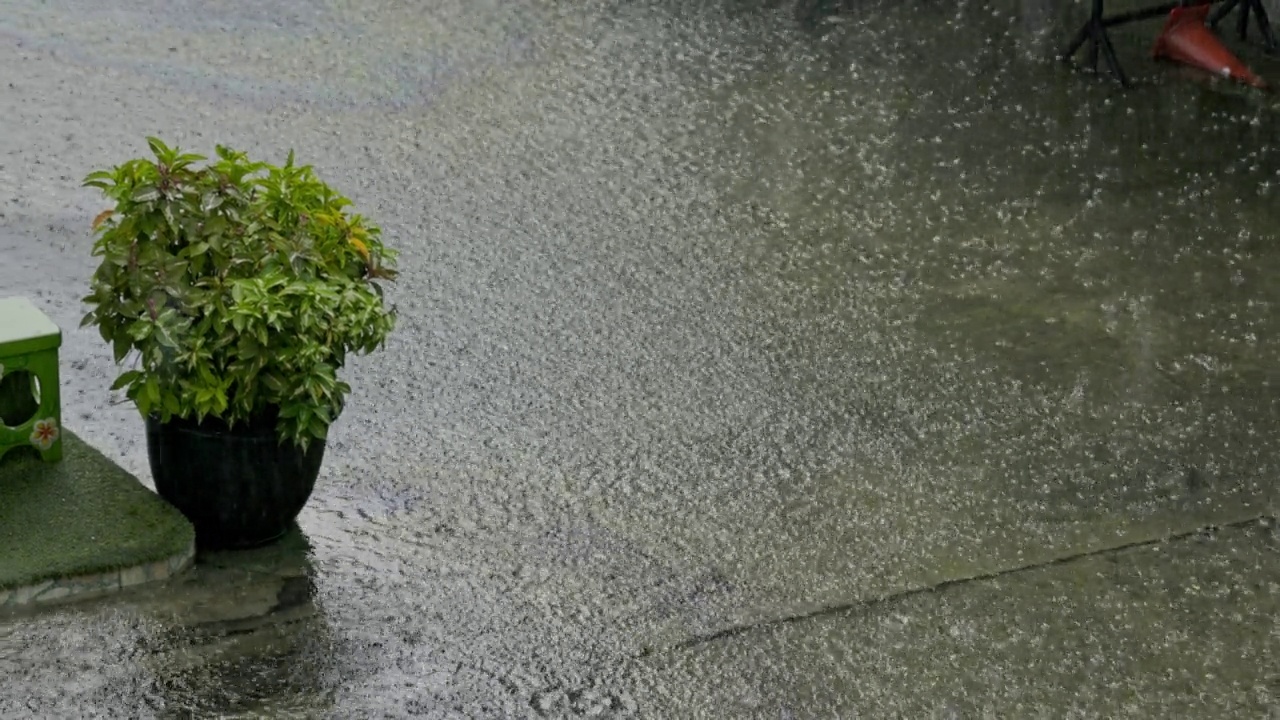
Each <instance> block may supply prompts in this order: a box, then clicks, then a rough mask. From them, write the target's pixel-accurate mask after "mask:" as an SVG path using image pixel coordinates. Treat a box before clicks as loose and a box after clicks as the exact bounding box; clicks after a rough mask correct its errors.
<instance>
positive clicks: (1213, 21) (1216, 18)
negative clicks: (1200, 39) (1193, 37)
mask: <svg viewBox="0 0 1280 720" xmlns="http://www.w3.org/2000/svg"><path fill="white" fill-rule="evenodd" d="M1239 4H1240V0H1227V1H1226V2H1224V3H1222V4H1221V5H1219V6H1218V9H1217V10H1214V11H1213V13H1212V14H1211V15H1209V27H1211V28H1214V29H1217V27H1218V23H1220V22H1222V18H1224V17H1226V16H1227V15H1229V14H1230V13H1231V10H1232V9H1233V8H1235V6H1236V5H1239Z"/></svg>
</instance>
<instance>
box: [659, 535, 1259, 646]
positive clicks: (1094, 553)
mask: <svg viewBox="0 0 1280 720" xmlns="http://www.w3.org/2000/svg"><path fill="white" fill-rule="evenodd" d="M1264 521H1271V522H1273V523H1274V522H1276V517H1275V516H1274V515H1271V514H1268V513H1261V514H1258V515H1255V516H1253V517H1250V518H1245V519H1243V520H1233V521H1231V522H1225V523H1212V524H1209V525H1202V526H1200V527H1197V528H1194V529H1192V530H1185V531H1183V532H1178V533H1173V534H1170V535H1166V536H1163V537H1158V538H1152V539H1148V540H1135V541H1132V542H1127V543H1122V544H1120V545H1115V546H1111V547H1104V548H1098V549H1095V550H1086V551H1082V552H1077V553H1071V554H1070V555H1064V556H1062V557H1058V558H1053V559H1051V560H1045V561H1042V562H1036V563H1030V564H1027V565H1019V566H1017V567H1012V568H1009V569H1006V570H996V571H992V572H987V573H978V574H976V575H969V576H965V577H959V578H953V579H950V580H943V581H941V582H937V583H934V584H932V585H924V586H921V587H915V588H908V589H906V590H901V591H899V592H894V593H889V594H888V595H881V596H879V597H873V598H868V599H866V600H858V601H855V602H849V603H841V604H839V605H829V606H827V607H824V608H819V609H817V610H814V611H812V612H807V613H800V614H798V615H789V616H786V617H781V618H776V619H773V620H762V621H760V622H756V623H750V624H747V625H735V626H733V627H728V628H725V629H723V630H717V631H715V632H711V633H707V634H705V635H697V636H694V637H692V638H689V639H688V640H684V641H681V642H678V643H675V644H673V645H668V646H667V647H665V648H661V649H652V648H646V649H644V650H642V651H641V652H640V653H638V654H637V655H635V656H634V657H635V658H637V659H638V658H644V657H649V656H651V655H655V654H657V653H660V652H674V651H678V650H688V649H690V648H693V647H697V646H699V645H705V644H708V643H712V642H716V641H719V640H724V639H727V638H731V637H736V636H738V635H743V634H746V633H748V632H752V631H754V630H762V629H765V628H769V627H773V626H778V625H790V624H793V623H798V622H803V621H805V620H815V619H818V618H822V617H831V616H835V615H840V614H844V613H849V612H853V611H856V610H869V609H871V608H874V607H877V606H880V605H885V604H888V603H891V602H895V601H898V600H905V599H906V598H909V597H915V596H917V595H926V594H930V593H937V592H942V591H944V590H948V589H950V588H952V587H956V586H960V585H967V584H969V583H974V582H980V581H984V580H995V579H998V578H1002V577H1008V576H1011V575H1017V574H1020V573H1024V572H1028V571H1031V570H1038V569H1041V568H1047V567H1053V566H1056V565H1066V564H1067V563H1071V562H1075V561H1077V560H1083V559H1085V558H1090V557H1098V556H1104V555H1114V554H1117V553H1120V552H1124V551H1126V550H1134V549H1137V548H1142V547H1150V546H1155V545H1162V544H1164V543H1168V542H1172V541H1174V540H1182V539H1185V538H1189V537H1194V536H1196V535H1199V534H1201V533H1204V532H1207V531H1210V530H1215V529H1221V528H1244V527H1247V526H1249V525H1251V524H1254V523H1261V522H1264Z"/></svg>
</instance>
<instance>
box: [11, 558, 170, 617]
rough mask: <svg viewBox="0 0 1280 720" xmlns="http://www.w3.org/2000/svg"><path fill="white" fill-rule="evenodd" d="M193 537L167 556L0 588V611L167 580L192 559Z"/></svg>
mask: <svg viewBox="0 0 1280 720" xmlns="http://www.w3.org/2000/svg"><path fill="white" fill-rule="evenodd" d="M195 557H196V546H195V541H194V540H192V542H191V544H190V545H189V546H188V547H187V549H186V550H184V551H183V552H181V553H179V554H177V555H174V556H172V557H169V558H167V559H162V560H157V561H155V562H150V563H145V564H143V565H135V566H133V567H127V568H123V569H120V570H109V571H106V572H101V573H90V574H88V575H76V576H73V577H67V578H60V579H57V580H44V581H41V582H38V583H35V584H33V585H24V586H22V587H16V588H9V589H7V590H5V589H0V612H2V611H5V610H14V609H18V608H27V607H33V606H45V605H52V604H56V603H63V602H71V601H74V600H84V599H88V598H95V597H100V596H102V595H107V594H110V593H113V592H118V591H120V590H124V589H125V588H131V587H136V586H138V585H145V584H147V583H153V582H159V581H161V580H168V579H169V578H172V577H174V576H176V575H179V574H181V573H183V572H185V571H186V570H187V569H188V568H190V567H191V566H192V564H193V563H194V562H195Z"/></svg>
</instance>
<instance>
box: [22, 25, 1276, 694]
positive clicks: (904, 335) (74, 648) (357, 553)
mask: <svg viewBox="0 0 1280 720" xmlns="http://www.w3.org/2000/svg"><path fill="white" fill-rule="evenodd" d="M767 5H768V3H763V2H761V3H751V2H730V1H728V0H723V1H722V2H710V3H698V4H689V3H674V2H656V1H655V2H642V3H620V2H605V1H603V0H602V1H600V2H594V3H579V4H574V5H573V6H568V5H566V4H563V3H557V2H551V1H550V0H547V1H546V2H528V3H519V4H517V3H507V4H500V3H454V2H442V3H435V4H433V6H432V8H431V9H430V10H423V9H421V8H419V7H416V6H415V7H410V6H408V5H402V4H400V3H396V2H391V1H385V2H364V3H358V4H356V3H346V2H338V1H336V0H334V1H331V2H325V3H319V4H315V3H302V2H284V3H276V4H273V5H272V6H271V9H270V10H269V11H268V10H266V9H263V8H261V7H259V5H257V4H253V3H247V2H236V1H228V2H221V3H216V4H208V3H201V4H196V3H184V2H176V3H175V2H169V1H166V2H158V1H153V2H141V3H136V4H134V5H132V6H130V7H129V8H128V9H121V8H118V7H108V6H104V5H102V4H101V3H96V2H89V1H88V0H79V1H75V0H58V1H57V2H35V1H34V0H31V1H28V0H15V2H12V3H10V4H9V6H7V7H6V10H5V13H4V14H3V15H0V39H2V40H3V42H0V127H2V128H3V130H4V131H3V133H0V190H3V193H2V194H0V252H3V255H2V256H0V257H2V258H3V262H0V288H3V289H4V291H5V293H9V292H11V291H15V292H21V293H25V294H29V295H32V296H33V297H34V298H35V299H36V300H37V301H38V302H39V303H40V304H41V305H42V306H43V307H44V308H46V310H47V311H48V312H49V313H50V314H51V316H53V317H54V318H55V319H56V320H58V321H59V322H60V323H61V324H62V325H63V327H64V328H66V329H67V332H66V340H65V343H64V368H65V370H64V375H65V382H66V384H67V387H66V389H65V390H64V394H63V396H64V398H65V400H64V402H65V408H64V417H65V418H66V422H67V423H69V424H70V425H71V426H72V427H73V428H74V429H75V430H76V431H77V432H78V433H80V434H81V435H82V436H83V437H84V438H86V439H87V440H89V441H90V442H92V443H93V444H95V446H97V447H99V448H101V449H103V450H104V451H105V452H107V453H108V454H109V455H110V456H112V457H113V458H115V459H116V460H118V461H119V462H120V463H121V464H122V465H123V466H125V467H126V468H127V469H129V470H131V471H133V472H134V473H135V474H137V475H138V476H139V477H141V478H144V480H145V478H146V475H147V473H146V460H145V455H144V450H143V443H142V428H141V423H140V422H139V421H138V420H137V418H136V414H135V412H134V411H133V410H132V408H129V407H127V406H124V405H120V404H112V402H111V398H110V397H109V395H108V393H107V391H106V388H107V386H108V385H109V382H110V378H111V377H112V376H113V368H112V367H111V365H110V356H109V352H108V351H107V349H106V348H105V347H103V346H102V345H101V343H100V342H99V340H98V338H97V337H96V335H95V334H94V333H92V332H91V331H77V330H73V329H72V328H74V327H75V326H76V324H77V322H78V320H79V317H80V314H81V309H80V307H79V306H78V298H79V297H80V296H81V295H82V294H83V288H84V287H85V285H86V283H87V278H88V275H89V273H90V272H91V268H92V263H91V258H90V257H89V256H88V248H89V245H90V237H89V234H88V231H87V224H88V220H89V218H91V217H92V216H93V215H94V214H96V212H97V211H98V210H100V209H101V207H100V205H101V201H100V200H98V199H97V198H96V197H94V195H93V194H92V193H90V192H88V191H87V190H82V189H80V188H78V181H79V179H80V178H81V177H82V176H83V175H84V174H86V173H87V172H89V171H91V170H93V169H97V168H99V167H102V166H104V165H108V164H112V163H116V162H120V161H122V160H124V159H127V158H128V157H132V156H134V155H137V154H140V153H142V152H143V151H144V150H145V144H144V143H143V141H142V138H143V136H145V135H147V134H153V133H154V134H159V135H161V136H162V137H164V138H165V139H166V140H169V141H174V142H177V143H179V144H181V145H182V146H183V147H184V148H187V149H191V150H200V151H206V152H207V151H209V150H210V149H211V147H212V145H213V143H215V142H221V143H227V144H230V145H233V146H236V147H239V148H243V149H246V150H249V151H251V152H253V153H255V154H260V155H265V156H268V157H271V158H273V159H275V158H282V157H283V155H284V153H285V152H286V151H287V149H289V148H295V149H296V150H297V153H298V156H299V157H300V158H301V159H303V160H304V161H309V162H313V163H314V164H315V165H316V166H317V168H318V170H319V171H320V172H321V174H322V176H323V177H325V178H326V179H328V180H330V181H331V182H332V183H334V184H335V185H337V186H338V187H339V188H341V189H343V190H345V191H346V192H348V194H350V195H351V196H352V197H353V198H354V199H355V200H356V202H357V205H358V207H359V209H360V210H361V211H362V212H364V213H365V214H366V215H368V216H370V217H372V218H374V219H376V220H377V221H379V222H381V223H382V224H383V226H384V229H385V231H386V237H387V240H388V241H389V242H392V243H394V244H396V245H397V246H399V247H400V248H402V260H401V265H402V277H401V281H400V282H399V283H398V287H397V288H396V289H395V291H394V293H393V297H394V301H395V302H396V303H397V304H398V306H399V307H400V309H401V313H402V323H401V326H400V329H399V332H398V333H397V335H396V336H395V337H394V339H393V340H392V341H391V342H390V344H389V347H388V348H387V350H386V351H385V352H382V353H380V354H378V355H375V356H371V357H369V358H366V359H361V360H359V361H357V362H355V363H353V364H352V366H351V367H350V368H349V372H348V373H347V379H348V381H349V382H351V384H352V386H353V387H354V389H355V392H354V395H353V398H352V402H351V404H350V407H349V410H348V412H347V414H346V415H345V416H344V417H343V419H342V420H341V422H340V423H339V424H338V426H336V427H335V428H334V432H333V437H332V442H331V444H330V449H329V453H328V457H327V462H326V467H325V470H324V473H323V475H322V477H321V481H320V483H319V487H318V488H317V491H316V495H315V496H314V499H313V501H312V503H311V505H310V506H309V508H308V509H307V510H306V511H305V512H304V513H303V516H302V518H301V527H302V536H300V537H298V538H295V539H294V542H295V544H294V545H290V546H286V547H282V548H276V549H273V550H269V551H264V552H262V553H255V554H249V555H243V556H229V557H222V556H220V557H217V558H209V559H207V562H206V563H205V564H204V565H202V566H201V567H200V568H199V569H198V571H196V572H195V573H194V574H193V575H192V576H190V577H189V578H186V579H185V580H184V581H182V582H180V583H176V584H174V585H173V586H171V587H168V588H165V589H161V590H152V591H148V592H146V593H133V594H130V595H127V596H122V597H121V598H120V599H117V600H114V601H111V602H104V603H97V604H92V605H88V606H85V607H80V608H76V609H74V610H72V611H67V612H62V613H55V614H47V615H41V616H38V617H28V618H18V619H13V620H9V621H5V622H4V624H2V625H0V671H3V674H4V677H5V678H6V682H5V685H4V686H3V689H2V690H0V711H2V712H0V714H8V715H14V716H19V715H21V716H28V715H29V714H30V713H35V715H36V716H41V715H43V716H50V717H60V716H85V715H86V714H93V713H94V712H95V711H96V712H98V713H100V714H103V715H108V714H110V713H111V712H112V711H117V710H119V711H120V714H122V715H130V716H136V715H139V714H142V715H148V714H155V715H159V716H166V715H168V716H175V717H180V716H182V712H183V710H184V709H186V710H189V711H192V712H195V713H196V714H211V713H215V712H218V713H227V714H235V713H249V714H252V713H254V712H258V713H266V714H268V715H271V716H274V717H283V716H289V715H290V714H291V713H292V714H294V715H297V716H304V717H305V716H316V715H325V714H331V715H334V716H348V717H350V716H356V717H372V716H381V715H388V716H406V715H415V714H416V715H421V716H426V717H494V716H498V717H501V716H517V717H520V716H537V715H543V716H551V717H558V716H564V715H575V714H577V715H584V714H586V715H589V714H592V713H593V712H596V711H600V712H605V711H610V712H613V713H616V714H620V715H626V714H630V715H637V716H641V717H686V716H705V717H779V716H781V717H789V716H790V717H809V716H830V715H831V714H832V712H841V713H844V714H849V713H852V712H854V711H857V712H862V713H865V714H867V715H868V716H884V715H893V714H901V715H904V716H921V715H920V713H935V714H938V715H939V716H941V717H947V716H948V715H947V713H951V714H952V716H957V717H968V716H970V713H980V712H982V711H983V710H989V711H992V712H995V713H996V714H997V715H1000V716H1004V715H1010V714H1012V715H1031V716H1034V714H1036V713H1048V714H1051V715H1056V714H1058V711H1059V710H1060V709H1062V708H1071V711H1072V712H1078V714H1080V715H1081V716H1094V715H1098V714H1105V713H1107V712H1118V713H1123V714H1139V715H1147V716H1152V717H1164V716H1170V713H1175V714H1176V713H1178V712H1185V713H1187V714H1188V715H1189V716H1204V717H1215V716H1230V715H1232V714H1243V715H1245V716H1258V715H1262V714H1264V713H1265V712H1268V711H1272V712H1274V708H1275V707H1276V703H1277V695H1278V694H1280V689H1278V688H1277V686H1276V678H1277V676H1278V674H1280V673H1278V671H1277V663H1276V660H1275V648H1276V642H1275V640H1276V636H1275V628H1274V622H1272V621H1269V618H1271V617H1273V616H1274V602H1275V601H1274V598H1275V585H1274V578H1275V569H1276V567H1277V562H1276V554H1275V544H1274V543H1275V540H1274V531H1273V530H1271V529H1269V528H1268V527H1263V526H1262V525H1260V524H1259V522H1258V521H1257V520H1256V519H1257V518H1261V517H1264V516H1268V515H1274V513H1275V507H1276V496H1275V490H1274V474H1275V472H1276V466H1277V460H1278V458H1277V457H1276V452H1275V450H1274V448H1273V445H1274V444H1273V443H1270V442H1269V438H1270V437H1271V436H1272V435H1273V434H1274V429H1275V426H1276V423H1275V410H1274V407H1275V400H1276V397H1275V396H1276V393H1277V378H1276V371H1275V369H1274V368H1275V364H1274V358H1275V343H1276V340H1275V338H1276V337H1278V335H1277V333H1276V332H1275V329H1276V328H1275V326H1276V323H1277V321H1276V319H1275V317H1274V313H1273V312H1272V308H1273V305H1274V303H1275V302H1276V301H1277V298H1276V297H1275V296H1276V295H1277V290H1276V289H1275V288H1276V286H1275V285H1274V284H1273V283H1270V282H1269V281H1268V278H1270V277H1271V276H1272V275H1274V270H1275V269H1277V266H1278V265H1280V253H1278V252H1277V250H1276V246H1275V243H1274V240H1275V228H1276V227H1277V223H1276V220H1277V218H1276V217H1275V214H1276V210H1275V204H1274V199H1275V198H1274V195H1275V193H1276V192H1277V185H1278V184H1280V151H1278V148H1280V145H1278V144H1277V140H1278V139H1280V137H1278V135H1280V129H1278V127H1280V126H1277V124H1276V122H1275V119H1276V118H1275V115H1276V106H1275V104H1274V100H1273V98H1271V97H1269V96H1262V95H1257V94H1254V93H1252V92H1247V91H1242V90H1237V89H1234V88H1231V87H1229V86H1225V85H1222V84H1220V83H1212V82H1204V81H1201V80H1197V79H1195V78H1193V77H1191V76H1190V75H1189V74H1188V73H1185V72H1182V71H1179V70H1176V69H1170V68H1160V67H1159V66H1155V65H1152V64H1150V63H1148V62H1146V61H1145V60H1144V53H1145V50H1146V48H1147V43H1148V42H1149V40H1150V37H1151V36H1154V33H1155V31H1156V26H1153V25H1150V24H1147V25H1142V26H1134V27H1131V28H1126V29H1125V30H1123V31H1121V32H1119V33H1117V36H1116V39H1117V42H1118V43H1119V44H1120V48H1121V54H1122V56H1123V57H1124V59H1125V61H1126V64H1127V67H1128V69H1129V70H1130V71H1131V72H1133V73H1134V74H1135V75H1138V76H1139V79H1140V80H1142V81H1143V83H1142V84H1141V85H1140V86H1139V87H1138V88H1137V89H1135V90H1133V91H1130V92H1121V91H1120V90H1119V89H1117V88H1115V87H1113V86H1112V85H1110V84H1107V83H1105V82H1101V81H1095V80H1092V79H1090V78H1087V77H1082V76H1080V75H1079V74H1077V73H1073V72H1072V71H1070V70H1068V69H1066V68H1064V67H1062V66H1061V65H1059V64H1057V63H1053V62H1046V61H1043V60H1042V59H1040V58H1042V56H1043V55H1044V51H1045V49H1046V42H1045V41H1046V38H1053V37H1056V36H1057V35H1063V34H1069V30H1071V29H1074V28H1066V27H1065V26H1063V27H1061V28H1060V27H1059V25H1057V24H1055V23H1058V22H1059V21H1060V20H1059V19H1060V18H1069V19H1070V22H1071V23H1075V22H1079V17H1077V15H1078V13H1077V12H1073V10H1072V8H1070V7H1064V8H1061V9H1059V10H1053V9H1052V8H1051V7H1050V4H1045V3H1033V4H1027V3H1014V2H1012V1H1008V0H1002V1H993V2H990V3H978V2H969V3H958V4H956V3H944V4H929V3H899V4H889V3H872V2H868V3H863V4H861V5H860V6H859V7H857V8H848V9H846V10H845V11H842V12H839V13H836V14H834V15H828V16H820V17H817V18H815V19H814V22H810V23H801V22H798V21H797V20H796V18H795V14H794V12H793V11H792V9H791V8H790V7H768V6H767ZM1046 8H1049V10H1048V11H1047V12H1046V10H1045V9H1046ZM1033 10H1034V11H1035V12H1032V11H1033ZM1037 13H1038V14H1037ZM1035 18H1039V19H1035ZM1046 22H1048V23H1049V25H1048V28H1049V29H1048V30H1047V31H1046V30H1045V25H1044V23H1046ZM1064 22H1065V21H1064ZM1055 33H1056V34H1057V35H1055ZM1049 44H1050V45H1051V44H1052V43H1049ZM1241 53H1242V55H1245V56H1246V58H1247V59H1248V60H1249V62H1250V63H1251V64H1253V65H1254V66H1255V68H1256V69H1258V70H1259V71H1261V72H1262V73H1263V74H1264V75H1265V74H1267V71H1268V69H1271V70H1272V71H1273V72H1274V73H1275V74H1274V77H1277V78H1280V72H1276V71H1277V70H1280V66H1277V65H1276V64H1274V63H1268V62H1267V61H1266V60H1264V59H1262V58H1260V57H1259V56H1258V55H1257V53H1256V52H1254V53H1253V54H1249V53H1248V52H1247V51H1246V50H1243V49H1242V50H1241ZM1232 523H1240V525H1239V527H1238V528H1235V529H1232V530H1230V531H1228V532H1224V533H1223V536H1222V537H1220V538H1218V539H1216V540H1213V541H1201V540H1194V539H1187V540H1183V541H1180V542H1179V543H1176V544H1173V545H1168V546H1156V547H1150V546H1142V547H1141V548H1139V549H1133V550H1125V551H1119V552H1116V553H1109V552H1107V551H1109V550H1110V549H1113V548H1120V547H1122V546H1127V545H1132V544H1141V543H1146V542H1148V541H1151V540H1153V539H1157V538H1162V537H1167V536H1170V535H1178V534H1182V533H1188V532H1193V531H1195V530H1196V529H1197V528H1200V527H1203V526H1206V525H1229V524H1232ZM1090 553H1102V554H1101V555H1097V556H1093V555H1089V554H1090ZM1080 554H1085V555H1088V557H1086V558H1084V559H1081V560H1079V561H1078V562H1075V563H1073V564H1066V565H1061V564H1060V565H1055V566H1052V567H1050V568H1044V569H1035V570H1029V571H1027V572H1025V573H1019V574H1014V575H1001V576H999V577H997V578H995V579H994V580H984V581H977V582H974V583H967V584H963V585H960V586H955V587H954V589H943V590H940V591H938V592H930V593H926V594H914V595H913V594H911V593H913V592H916V591H919V590H921V589H926V588H931V587H935V586H937V585H938V584H939V583H945V582H948V581H955V580H958V579H965V578H974V577H979V576H985V575H990V574H998V573H1000V572H1002V571H1007V570H1009V569H1012V568H1024V567H1032V566H1037V565H1041V564H1044V563H1049V562H1053V561H1055V560H1059V559H1061V558H1065V557H1070V556H1076V555H1080ZM1180 573H1185V576H1181V575H1180ZM1148 577H1158V578H1159V579H1158V580H1151V581H1148V579H1147V578H1148ZM1197 579H1202V580H1203V581H1202V582H1201V581H1197ZM1192 586H1195V587H1192ZM1187 588H1192V589H1191V590H1188V589H1187ZM884 598H898V599H891V600H884ZM863 603H871V605H865V606H864V605H863ZM815 613H816V614H815ZM726 631H731V634H730V635H728V636H724V637H721V636H720V635H719V634H720V633H724V632H726ZM917 679H919V681H917ZM1073 703H1074V704H1073ZM1197 703H1199V704H1197ZM957 713H958V714H957Z"/></svg>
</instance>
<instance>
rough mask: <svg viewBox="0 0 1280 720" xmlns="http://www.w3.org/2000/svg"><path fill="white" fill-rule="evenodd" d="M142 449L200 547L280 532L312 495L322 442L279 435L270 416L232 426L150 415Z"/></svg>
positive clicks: (232, 545) (246, 544)
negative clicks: (304, 443)
mask: <svg viewBox="0 0 1280 720" xmlns="http://www.w3.org/2000/svg"><path fill="white" fill-rule="evenodd" d="M146 423H147V456H148V459H149V460H150V461H151V477H152V479H153V480H155V485H156V492H157V493H158V494H159V495H160V497H162V498H164V499H165V500H167V501H168V502H169V503H170V504H172V505H173V506H174V507H176V508H177V509H178V511H179V512H181V513H182V514H183V515H185V516H186V517H187V519H188V520H190V521H191V524H192V525H194V526H195V529H196V545H197V546H198V547H199V548H200V549H201V550H230V549H244V548H252V547H258V546H261V545H266V544H267V543H270V542H272V541H274V540H278V539H279V538H281V537H282V536H284V534H285V533H286V532H288V530H289V528H290V527H291V526H292V525H293V521H294V520H295V519H297V517H298V513H300V512H302V507H303V506H304V505H306V504H307V499H308V498H310V497H311V491H312V490H313V489H314V488H315V483H316V476H317V475H319V474H320V464H321V462H322V461H323V460H324V442H323V441H313V442H312V443H311V444H310V445H309V446H308V447H307V449H306V450H305V451H304V450H302V449H301V448H299V447H298V446H297V445H294V444H293V443H288V442H286V443H283V444H282V443H281V442H280V441H279V439H278V437H277V436H276V430H275V422H274V419H273V418H262V419H259V420H257V421H256V422H252V423H249V424H238V425H236V426H235V427H233V428H231V427H228V426H227V425H226V423H224V422H222V421H219V420H213V419H206V420H205V421H204V422H202V423H196V422H194V421H191V420H180V419H174V420H171V421H170V422H167V423H161V422H160V421H159V419H157V418H155V417H149V418H147V420H146Z"/></svg>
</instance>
